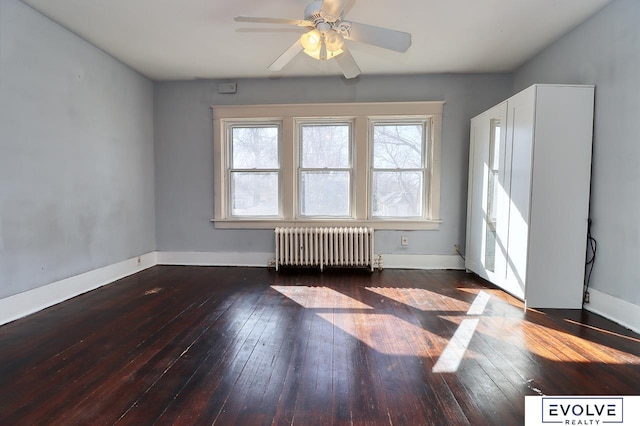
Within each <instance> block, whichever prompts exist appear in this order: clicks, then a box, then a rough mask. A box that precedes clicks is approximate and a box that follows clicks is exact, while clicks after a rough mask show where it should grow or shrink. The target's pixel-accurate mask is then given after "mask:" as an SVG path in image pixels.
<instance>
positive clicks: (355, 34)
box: [343, 21, 411, 52]
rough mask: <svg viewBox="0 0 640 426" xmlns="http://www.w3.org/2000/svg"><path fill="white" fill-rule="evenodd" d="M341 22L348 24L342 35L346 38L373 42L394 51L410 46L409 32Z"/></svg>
mask: <svg viewBox="0 0 640 426" xmlns="http://www.w3.org/2000/svg"><path fill="white" fill-rule="evenodd" d="M343 22H345V23H347V24H348V25H349V30H348V34H346V35H345V36H344V38H346V39H347V40H353V41H358V42H360V43H367V44H373V45H374V46H379V47H383V48H385V49H389V50H395V51H396V52H406V51H407V49H408V48H409V46H411V34H409V33H405V32H403V31H396V30H390V29H388V28H382V27H376V26H373V25H367V24H360V23H358V22H350V21H343Z"/></svg>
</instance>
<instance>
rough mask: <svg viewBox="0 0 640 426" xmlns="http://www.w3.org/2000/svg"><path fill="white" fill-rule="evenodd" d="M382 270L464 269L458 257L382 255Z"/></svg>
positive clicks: (462, 261)
mask: <svg viewBox="0 0 640 426" xmlns="http://www.w3.org/2000/svg"><path fill="white" fill-rule="evenodd" d="M382 266H383V268H390V269H464V260H462V258H461V257H460V256H458V255H439V254H382Z"/></svg>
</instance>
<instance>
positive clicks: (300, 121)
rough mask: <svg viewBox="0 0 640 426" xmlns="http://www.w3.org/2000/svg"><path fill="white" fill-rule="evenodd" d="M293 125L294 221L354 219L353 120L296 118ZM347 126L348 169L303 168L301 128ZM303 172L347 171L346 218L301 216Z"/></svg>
mask: <svg viewBox="0 0 640 426" xmlns="http://www.w3.org/2000/svg"><path fill="white" fill-rule="evenodd" d="M294 122H295V125H296V140H295V146H296V159H297V163H296V185H297V192H296V195H297V197H296V215H295V217H296V219H298V220H321V219H332V220H333V219H338V220H339V219H344V220H353V219H354V206H353V195H354V194H353V192H354V190H353V186H354V185H353V179H354V175H355V170H354V161H353V155H354V152H355V147H354V145H355V138H354V132H353V124H354V123H353V120H342V119H340V120H338V119H327V118H321V117H313V118H296V119H295V120H294ZM323 125H324V126H347V127H348V129H349V131H348V134H349V150H348V155H349V161H348V163H349V165H348V167H343V168H338V167H336V168H328V167H325V168H314V167H303V165H302V155H303V152H302V142H303V140H302V128H303V127H304V126H323ZM305 171H310V172H314V171H318V172H322V171H347V172H348V173H349V212H348V213H347V215H346V216H322V215H304V214H302V174H303V172H305Z"/></svg>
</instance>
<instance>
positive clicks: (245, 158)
mask: <svg viewBox="0 0 640 426" xmlns="http://www.w3.org/2000/svg"><path fill="white" fill-rule="evenodd" d="M231 133H232V136H231V144H232V145H231V153H232V159H231V168H233V169H276V168H278V163H279V162H278V128H277V127H233V128H232V130H231Z"/></svg>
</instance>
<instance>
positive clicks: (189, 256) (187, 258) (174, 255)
mask: <svg viewBox="0 0 640 426" xmlns="http://www.w3.org/2000/svg"><path fill="white" fill-rule="evenodd" d="M273 258H274V255H273V253H228V252H193V251H159V252H157V262H158V265H194V266H262V267H267V266H268V265H269V261H271V260H272V259H273Z"/></svg>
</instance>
